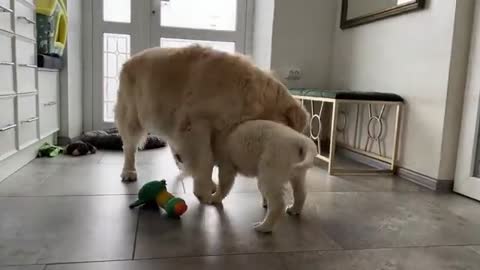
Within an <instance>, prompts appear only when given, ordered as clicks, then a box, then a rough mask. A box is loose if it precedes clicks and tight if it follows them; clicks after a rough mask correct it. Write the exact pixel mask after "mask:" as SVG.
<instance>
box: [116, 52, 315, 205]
mask: <svg viewBox="0 0 480 270" xmlns="http://www.w3.org/2000/svg"><path fill="white" fill-rule="evenodd" d="M253 119H263V120H272V121H275V122H279V123H284V124H286V125H288V126H290V127H291V128H293V129H295V130H297V131H303V129H304V128H305V126H306V122H307V113H306V111H305V110H304V109H303V107H302V106H301V104H299V102H297V101H296V100H295V99H294V98H293V97H292V96H291V95H290V94H289V92H288V90H287V89H286V87H285V86H284V85H283V84H282V83H280V82H279V81H278V80H276V79H275V78H274V77H273V76H272V75H271V74H269V73H267V72H264V71H262V70H260V69H259V68H257V67H255V66H254V65H253V64H252V63H251V62H250V61H249V60H248V59H247V58H246V57H244V56H241V55H232V54H228V53H224V52H219V51H216V50H213V49H210V48H205V47H201V46H190V47H186V48H152V49H147V50H145V51H143V52H140V53H138V54H137V55H135V56H133V57H132V58H130V59H129V60H128V61H127V62H126V63H125V64H124V65H123V68H122V71H121V74H120V87H119V92H118V100H117V105H116V107H115V120H116V124H117V127H118V130H119V133H120V135H121V137H122V140H123V149H124V166H123V171H122V175H121V177H122V180H123V181H135V180H136V178H137V174H136V169H135V154H136V150H137V147H138V145H139V144H140V142H141V141H142V139H143V138H144V137H145V135H146V134H147V132H150V133H153V134H156V135H159V136H161V137H162V138H164V139H165V140H166V141H167V142H168V143H169V144H170V145H171V146H172V148H174V149H175V152H176V153H178V154H179V156H181V157H182V162H183V165H184V167H185V169H186V170H187V171H188V173H189V174H191V175H192V177H193V179H194V188H193V189H194V194H195V195H196V196H197V197H198V198H199V200H200V201H201V202H207V201H208V200H209V198H210V197H211V191H212V189H213V186H212V185H213V183H212V180H211V177H212V169H213V166H214V162H215V157H214V155H213V151H212V144H213V143H215V141H216V140H217V139H219V138H222V136H226V135H228V134H229V132H230V131H231V130H232V129H233V128H234V127H236V126H237V125H238V124H239V123H242V122H244V121H246V120H253Z"/></svg>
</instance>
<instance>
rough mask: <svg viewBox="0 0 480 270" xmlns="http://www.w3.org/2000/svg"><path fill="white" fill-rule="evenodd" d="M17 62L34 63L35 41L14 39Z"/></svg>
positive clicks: (35, 61) (35, 60)
mask: <svg viewBox="0 0 480 270" xmlns="http://www.w3.org/2000/svg"><path fill="white" fill-rule="evenodd" d="M15 46H16V49H17V64H26V65H36V63H37V59H36V55H35V43H34V42H32V41H27V40H23V39H21V38H17V39H16V45H15Z"/></svg>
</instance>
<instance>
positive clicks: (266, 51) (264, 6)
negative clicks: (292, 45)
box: [252, 0, 275, 70]
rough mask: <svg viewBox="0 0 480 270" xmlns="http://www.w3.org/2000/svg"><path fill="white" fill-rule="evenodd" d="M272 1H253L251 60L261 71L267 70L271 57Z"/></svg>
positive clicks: (273, 3) (273, 2) (273, 5)
mask: <svg viewBox="0 0 480 270" xmlns="http://www.w3.org/2000/svg"><path fill="white" fill-rule="evenodd" d="M274 8H275V1H274V0H262V1H255V8H254V13H255V14H254V29H253V46H252V47H253V51H252V54H253V59H254V61H255V63H256V64H257V65H258V66H259V67H260V68H262V69H266V70H269V69H270V67H271V63H272V62H271V61H272V59H271V57H272V30H273V13H274Z"/></svg>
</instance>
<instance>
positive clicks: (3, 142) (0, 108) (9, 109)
mask: <svg viewBox="0 0 480 270" xmlns="http://www.w3.org/2000/svg"><path fill="white" fill-rule="evenodd" d="M14 108H15V106H14V98H13V97H12V98H0V160H2V159H4V158H6V157H7V156H9V155H11V154H13V153H14V152H15V151H16V145H15V138H16V134H17V133H16V132H17V129H16V124H15V109H14Z"/></svg>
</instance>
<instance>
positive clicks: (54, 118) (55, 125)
mask: <svg viewBox="0 0 480 270" xmlns="http://www.w3.org/2000/svg"><path fill="white" fill-rule="evenodd" d="M39 111H40V137H41V138H45V137H47V136H48V135H50V134H52V133H53V132H56V131H58V129H59V122H58V102H57V100H56V99H55V100H51V101H43V102H40V108H39Z"/></svg>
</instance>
